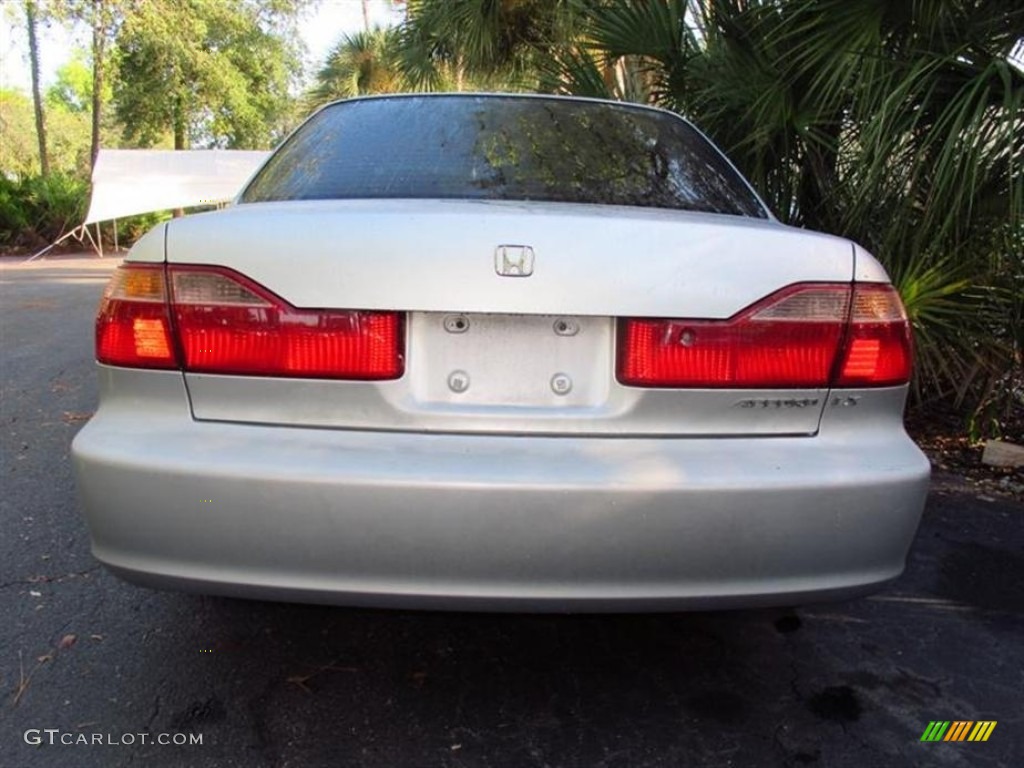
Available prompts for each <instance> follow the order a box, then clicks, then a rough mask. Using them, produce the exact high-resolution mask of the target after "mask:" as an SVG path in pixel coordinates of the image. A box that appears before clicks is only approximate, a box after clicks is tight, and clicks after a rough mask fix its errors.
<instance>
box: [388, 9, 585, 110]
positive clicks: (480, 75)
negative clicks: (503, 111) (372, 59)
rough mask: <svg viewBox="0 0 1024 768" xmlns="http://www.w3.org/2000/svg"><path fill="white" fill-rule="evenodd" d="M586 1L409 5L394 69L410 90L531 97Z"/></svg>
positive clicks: (578, 22)
mask: <svg viewBox="0 0 1024 768" xmlns="http://www.w3.org/2000/svg"><path fill="white" fill-rule="evenodd" d="M587 5H588V2H586V1H585V0H409V2H408V3H407V6H406V21H405V23H404V24H403V25H402V27H401V28H400V30H399V33H398V34H399V38H400V44H399V47H398V66H399V69H400V71H401V73H402V75H403V77H404V78H405V80H406V81H407V82H408V83H409V84H410V85H411V86H412V89H415V90H470V89H472V90H476V89H481V90H533V89H536V88H537V86H538V83H539V80H540V77H541V75H542V73H543V72H544V71H545V70H546V69H547V67H548V63H549V62H550V61H551V59H552V57H555V56H557V55H559V53H561V52H563V51H564V50H565V49H566V48H567V47H568V46H571V45H572V44H573V41H574V40H575V37H576V34H577V32H578V30H579V28H580V26H581V23H582V18H583V13H584V11H585V9H586V6H587Z"/></svg>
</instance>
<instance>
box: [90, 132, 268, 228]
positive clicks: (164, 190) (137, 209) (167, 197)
mask: <svg viewBox="0 0 1024 768" xmlns="http://www.w3.org/2000/svg"><path fill="white" fill-rule="evenodd" d="M269 154H270V153H269V152H249V151H244V150H237V149H190V150H177V151H175V150H164V149H101V150H100V153H99V156H98V157H97V158H96V167H95V168H93V171H92V200H91V201H90V202H89V214H88V216H86V217H85V222H84V223H85V224H92V223H94V222H97V221H107V220H108V219H120V218H124V217H125V216H134V215H135V214H139V213H149V212H150V211H165V210H168V209H170V208H189V207H192V206H196V205H213V204H214V203H222V202H226V201H228V200H231V199H233V198H234V197H235V195H237V194H238V193H239V192H240V191H241V189H242V185H243V184H244V183H245V182H246V181H247V180H248V179H249V177H250V176H252V174H253V173H255V172H256V169H257V168H258V167H259V165H260V164H261V163H262V162H263V161H264V160H265V159H266V158H267V155H269Z"/></svg>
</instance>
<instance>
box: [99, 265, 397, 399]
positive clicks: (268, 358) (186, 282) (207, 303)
mask: <svg viewBox="0 0 1024 768" xmlns="http://www.w3.org/2000/svg"><path fill="white" fill-rule="evenodd" d="M143 271H145V273H146V274H147V275H148V276H149V279H150V280H151V281H152V282H153V283H154V285H156V284H157V283H158V284H159V296H160V299H159V301H160V304H159V305H157V304H153V305H152V306H153V307H156V306H159V307H161V309H162V312H163V316H164V318H165V326H164V327H165V330H166V328H167V327H168V323H167V322H166V320H167V315H168V307H169V308H170V316H171V317H172V318H173V335H172V334H170V333H165V336H166V342H167V344H166V346H167V349H168V351H169V352H170V354H171V355H172V357H171V358H170V360H169V361H168V364H165V365H161V366H152V365H149V366H144V367H168V368H170V367H177V361H176V356H174V352H173V350H174V349H175V347H177V349H179V350H180V354H181V357H182V359H181V367H183V368H184V370H185V371H189V372H196V373H217V374H235V375H249V376H283V377H302V378H328V379H366V380H369V379H374V380H380V379H395V378H398V377H399V376H401V375H402V372H403V371H404V368H405V363H404V339H403V319H402V315H400V314H399V313H397V312H375V311H358V310H333V309H297V308H295V307H293V306H291V305H290V304H288V303H287V302H286V301H284V300H283V299H281V298H280V297H279V296H276V295H274V294H273V293H271V292H270V291H268V290H267V289H266V288H263V287H262V286H260V285H258V284H256V283H254V282H252V281H251V280H249V279H247V278H245V277H243V276H242V275H240V274H238V273H237V272H234V271H232V270H229V269H225V268H221V267H202V266H197V267H192V266H185V265H169V266H168V267H167V274H168V275H169V277H170V285H169V286H167V285H166V284H165V281H164V269H163V267H137V266H134V265H132V266H127V267H122V268H121V270H119V272H118V276H116V277H115V280H114V281H113V282H112V285H114V284H115V283H118V282H124V281H125V280H126V279H128V280H130V279H132V278H124V277H121V276H120V275H121V273H122V272H124V274H126V275H134V274H135V273H137V272H138V273H142V272H143ZM108 290H109V289H108ZM152 296H153V298H152V301H154V302H155V301H156V300H157V299H156V298H155V297H156V296H157V292H156V291H155V290H154V291H153V293H152ZM105 301H106V300H105ZM129 310H130V312H129V314H131V313H137V312H139V311H141V307H139V306H135V305H132V306H131V307H129ZM100 315H101V318H100V319H101V322H102V320H103V315H104V309H101V312H100ZM142 319H143V320H149V318H148V317H144V318H142ZM134 329H135V336H134V339H135V343H136V346H138V344H139V343H140V341H139V339H140V338H141V337H140V333H141V330H140V328H139V326H138V325H137V324H136V326H134ZM97 339H98V350H100V352H98V354H97V356H98V357H99V359H100V361H101V362H106V363H110V364H112V365H130V366H138V365H140V363H138V362H137V360H136V359H128V358H125V357H123V356H122V357H116V356H115V357H110V356H106V357H104V356H103V352H102V350H103V349H104V347H103V344H102V341H99V340H100V339H101V336H100V335H99V333H98V336H97ZM143 340H144V339H143Z"/></svg>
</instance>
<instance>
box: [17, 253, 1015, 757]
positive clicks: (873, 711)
mask: <svg viewBox="0 0 1024 768" xmlns="http://www.w3.org/2000/svg"><path fill="white" fill-rule="evenodd" d="M15 264H16V262H10V261H7V260H5V262H4V263H0V342H2V350H0V397H2V400H0V440H2V443H0V448H2V454H0V459H2V464H0V766H4V768H21V767H22V766H49V765H74V766H81V767H82V768H89V767H90V766H104V768H109V767H111V766H125V765H130V764H139V765H147V766H245V767H246V768H262V767H263V766H281V767H284V766H314V767H316V766H327V765H330V766H366V767H368V768H376V767H377V766H380V767H381V768H385V767H386V768H402V767H404V766H414V767H416V768H418V767H419V766H438V767H441V766H451V767H452V768H455V767H456V766H467V767H470V766H471V767H473V768H476V767H477V766H481V767H488V766H493V767H498V766H502V767H504V766H508V767H509V768H528V767H529V766H558V767H559V768H561V767H563V766H564V767H570V766H572V767H579V768H599V767H600V766H604V767H606V768H616V767H622V768H627V767H628V768H640V767H642V766H671V767H673V768H674V767H675V766H684V765H686V766H730V765H731V766H851V767H852V766H856V767H857V768H863V767H864V766H908V765H939V766H1010V765H1020V764H1021V763H1020V755H1021V754H1024V707H1022V706H1021V691H1022V690H1024V671H1022V670H1024V506H1022V505H1021V504H1019V503H1016V504H1015V503H1013V502H1009V501H998V500H996V501H987V500H985V499H983V498H977V497H975V496H972V495H971V494H969V493H964V492H960V491H957V490H956V485H955V484H954V485H952V486H949V485H944V486H940V490H939V491H937V492H936V493H934V494H933V495H932V498H931V500H930V502H929V506H928V510H927V513H926V517H925V521H924V525H923V527H922V529H921V532H920V534H919V536H918V539H917V543H916V545H915V547H914V549H913V551H912V553H911V558H910V565H909V569H908V571H907V574H906V576H905V577H904V578H903V579H901V580H900V581H899V582H898V583H897V584H896V585H895V586H894V587H892V588H891V589H890V590H888V591H887V592H885V593H883V594H880V595H877V596H875V597H873V598H869V599H865V600H860V601H856V602H850V603H844V604H834V605H822V606H814V607H808V608H801V609H799V610H797V611H753V612H733V613H719V614H676V615H658V616H632V617H629V616H614V617H599V616H577V617H558V616H507V615H503V616H488V615H453V614H418V613H399V612H373V611H354V610H343V609H332V608H323V607H308V606H293V605H277V604H268V603H255V602H241V601H231V600H223V599H212V598H200V597H190V596H186V595H176V594H163V593H157V592H149V591H144V590H141V589H137V588H134V587H129V586H126V585H124V584H121V583H120V582H118V581H117V580H115V579H114V578H112V577H111V576H109V575H108V574H107V573H105V572H104V571H103V570H100V569H98V568H97V566H96V564H95V563H94V561H93V560H92V559H91V557H90V555H89V547H88V539H87V535H86V532H85V529H84V527H83V524H82V522H81V520H80V519H79V516H78V511H77V508H76V503H75V499H74V494H73V487H72V481H71V474H70V469H69V466H68V445H69V443H70V441H71V438H72V436H73V435H74V433H75V431H76V430H77V429H78V428H79V427H80V426H81V424H82V422H83V420H84V419H85V418H86V417H87V415H88V414H89V412H91V411H92V410H93V408H94V407H95V399H96V389H95V383H94V379H93V371H92V364H91V360H92V340H91V335H92V326H91V323H92V315H93V312H94V309H95V306H96V302H97V300H98V298H99V295H100V292H101V290H102V285H103V281H104V279H105V276H106V273H107V272H108V271H109V268H110V266H111V262H100V261H98V260H64V259H59V260H53V261H47V262H43V263H42V264H39V265H35V266H31V267H18V266H15ZM942 488H944V489H945V490H942ZM937 719H942V720H957V719H963V720H981V719H987V720H996V721H998V723H999V724H998V726H997V727H996V728H995V730H994V732H993V733H992V736H991V739H990V740H989V741H988V742H987V743H983V744H971V743H964V744H951V743H940V744H922V743H920V742H919V738H920V736H921V734H922V732H923V731H924V728H925V726H926V725H927V724H928V722H929V721H930V720H937ZM27 729H40V730H41V729H61V734H55V735H54V738H55V739H57V741H58V743H56V744H54V745H52V746H51V745H49V744H48V743H47V739H48V738H49V735H48V734H46V733H40V734H39V737H40V740H42V741H43V743H42V744H39V745H30V744H27V743H26V741H25V732H26V730H27ZM93 733H101V734H107V735H109V736H104V737H103V738H114V739H122V738H124V740H128V738H134V740H135V742H136V743H135V744H134V745H131V746H124V745H119V746H99V745H93V746H83V745H77V746H75V745H71V746H62V745H60V744H59V739H60V738H61V735H62V734H70V735H71V736H72V737H73V738H79V734H86V735H87V736H86V738H91V735H90V734H93ZM160 733H184V734H197V735H198V734H201V735H202V738H203V743H202V745H201V746H199V745H195V746H157V745H155V744H140V743H139V742H140V741H141V740H142V736H140V735H139V734H146V735H147V738H155V737H156V734H160ZM122 735H129V736H128V737H127V738H125V737H123V736H122ZM132 735H134V736H132ZM29 738H30V739H33V733H31V732H30V734H29ZM64 738H68V736H64ZM33 740H34V739H33ZM1014 755H1017V757H1016V758H1014Z"/></svg>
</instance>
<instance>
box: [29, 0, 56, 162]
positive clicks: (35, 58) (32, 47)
mask: <svg viewBox="0 0 1024 768" xmlns="http://www.w3.org/2000/svg"><path fill="white" fill-rule="evenodd" d="M25 20H26V21H27V23H28V58H29V64H30V66H31V68H32V102H33V104H34V105H35V109H36V136H37V137H38V138H39V170H40V172H41V173H42V175H43V176H49V175H50V157H49V155H48V154H47V153H46V115H45V114H44V113H43V98H42V95H41V94H40V91H39V41H38V40H37V39H36V25H37V22H38V18H37V11H36V3H35V0H25Z"/></svg>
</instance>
